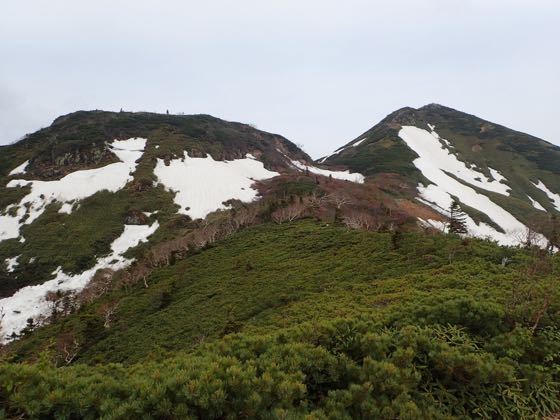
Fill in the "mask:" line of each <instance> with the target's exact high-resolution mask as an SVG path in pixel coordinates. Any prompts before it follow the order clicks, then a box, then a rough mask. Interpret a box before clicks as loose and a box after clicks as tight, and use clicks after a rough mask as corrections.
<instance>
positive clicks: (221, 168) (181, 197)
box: [154, 152, 279, 219]
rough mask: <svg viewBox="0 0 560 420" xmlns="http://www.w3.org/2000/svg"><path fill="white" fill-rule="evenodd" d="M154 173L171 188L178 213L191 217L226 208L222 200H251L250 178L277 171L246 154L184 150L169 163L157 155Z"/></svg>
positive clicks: (258, 177)
mask: <svg viewBox="0 0 560 420" xmlns="http://www.w3.org/2000/svg"><path fill="white" fill-rule="evenodd" d="M154 174H155V175H156V177H157V179H158V181H159V182H160V183H161V184H163V185H164V187H165V188H166V189H167V190H169V191H174V192H175V198H174V201H175V203H176V204H178V205H179V207H180V209H179V213H182V214H186V215H188V216H190V217H191V218H192V219H198V218H204V217H206V215H208V214H209V213H211V212H213V211H216V210H219V209H226V208H227V206H226V205H224V204H223V202H224V201H228V200H231V199H237V200H241V201H243V202H251V201H253V200H255V199H256V198H257V191H256V190H254V189H253V188H252V185H253V184H254V182H255V181H259V180H263V179H268V178H273V177H275V176H277V175H279V173H278V172H274V171H269V170H268V169H266V168H265V167H264V165H263V164H262V162H260V161H258V160H256V159H255V157H254V156H252V155H249V154H247V155H246V157H245V158H243V159H234V160H225V161H217V160H214V159H213V158H212V156H210V155H208V156H207V157H205V158H197V157H190V156H189V155H188V153H187V152H185V154H184V157H183V158H182V159H173V160H171V162H170V163H169V166H166V165H165V162H164V161H163V160H161V159H158V161H157V164H156V167H155V169H154Z"/></svg>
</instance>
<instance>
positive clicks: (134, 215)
mask: <svg viewBox="0 0 560 420" xmlns="http://www.w3.org/2000/svg"><path fill="white" fill-rule="evenodd" d="M149 222H150V219H149V217H148V216H146V215H145V214H144V213H142V212H141V211H140V210H137V209H130V210H129V211H128V213H127V214H126V216H125V217H124V224H125V225H146V224H148V223H149Z"/></svg>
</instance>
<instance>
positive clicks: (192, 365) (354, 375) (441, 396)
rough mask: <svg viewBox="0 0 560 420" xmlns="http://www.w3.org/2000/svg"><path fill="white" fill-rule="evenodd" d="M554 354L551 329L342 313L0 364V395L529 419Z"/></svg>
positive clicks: (295, 414) (544, 407) (82, 413)
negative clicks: (283, 325)
mask: <svg viewBox="0 0 560 420" xmlns="http://www.w3.org/2000/svg"><path fill="white" fill-rule="evenodd" d="M490 312H491V311H490ZM559 355H560V332H559V331H558V330H555V329H550V328H549V329H545V330H543V331H541V332H540V333H539V334H537V335H533V334H532V333H531V331H529V330H528V329H525V328H516V329H514V330H512V331H509V332H505V333H496V334H495V335H494V336H492V338H491V339H490V341H489V342H487V343H482V342H481V341H480V339H479V337H477V336H476V335H474V334H472V333H471V332H469V330H468V329H467V328H464V327H458V326H452V325H439V324H436V325H431V326H424V327H419V326H411V325H408V326H403V327H395V328H386V327H384V328H379V327H378V326H377V325H376V324H375V323H371V322H368V321H364V320H356V319H354V320H352V319H339V320H333V321H330V322H321V323H318V324H304V325H300V326H299V327H296V328H291V329H287V330H282V331H279V332H277V333H275V334H269V335H259V334H235V335H230V336H226V337H224V338H223V339H222V340H219V341H216V342H214V343H211V344H208V345H206V346H203V347H202V348H200V349H199V350H198V351H197V352H195V353H193V354H177V355H176V356H174V357H172V358H170V359H167V360H164V361H162V362H145V363H140V364H136V365H131V366H127V367H125V366H122V365H118V364H110V365H99V366H94V367H91V366H85V365H75V366H70V367H66V368H56V367H54V366H53V365H52V364H50V363H49V362H48V361H47V360H48V357H47V356H46V355H44V356H43V359H42V361H40V362H39V363H36V364H15V363H14V364H12V363H4V364H2V365H1V366H0V384H1V388H0V398H1V401H2V405H3V407H5V408H4V415H6V416H20V415H22V416H25V417H30V418H49V417H53V418H54V417H56V418H91V419H93V418H100V417H102V418H123V419H124V418H131V417H134V416H138V415H145V417H146V418H304V417H306V418H347V419H353V418H386V419H392V418H453V417H458V418H461V417H472V416H481V417H487V418H491V417H493V418H529V417H534V416H546V415H548V414H550V413H553V412H554V411H556V410H559V409H560V403H559V401H558V393H559V392H560V387H559V385H558V379H559V373H560V370H559V367H560V365H559V360H560V356H559Z"/></svg>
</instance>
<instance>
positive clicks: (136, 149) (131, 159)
mask: <svg viewBox="0 0 560 420" xmlns="http://www.w3.org/2000/svg"><path fill="white" fill-rule="evenodd" d="M145 145H146V139H140V138H132V139H128V140H121V141H119V140H115V141H113V142H112V143H110V144H109V148H110V149H111V151H112V152H113V153H114V154H115V155H116V156H117V157H118V158H119V159H120V162H117V163H112V164H109V165H107V166H103V167H100V168H95V169H85V170H81V171H75V172H72V173H70V174H68V175H66V176H64V177H63V178H61V179H59V180H53V181H41V180H25V179H13V180H11V181H9V182H8V183H7V184H6V187H7V188H10V189H13V188H21V187H25V186H29V187H30V188H31V191H30V192H29V194H27V195H26V196H25V197H23V198H22V199H21V201H20V202H19V203H17V204H13V205H11V206H9V207H7V208H6V209H4V213H5V214H4V215H0V241H3V240H5V239H10V238H17V237H19V236H20V227H21V225H23V224H30V223H33V222H34V221H35V220H37V218H38V217H39V216H41V214H43V212H44V211H45V209H46V207H47V206H48V205H50V204H53V203H57V202H58V203H61V204H62V206H61V207H60V210H59V212H61V213H62V212H64V213H68V214H69V213H71V212H72V207H73V206H72V205H73V203H74V202H78V201H79V200H83V199H84V198H87V197H91V196H92V195H94V194H95V193H97V192H99V191H103V190H107V191H111V192H115V191H118V190H120V189H122V188H123V187H124V186H125V185H126V184H127V183H128V182H130V181H131V180H132V173H133V172H134V170H135V168H136V161H137V160H138V159H140V157H142V153H143V152H144V147H145ZM23 165H25V166H27V162H26V163H24V164H23ZM18 168H19V169H18ZM18 168H16V169H14V170H13V171H11V172H10V175H15V174H20V173H22V172H21V168H22V166H21V165H20V166H18ZM23 239H24V238H22V240H23Z"/></svg>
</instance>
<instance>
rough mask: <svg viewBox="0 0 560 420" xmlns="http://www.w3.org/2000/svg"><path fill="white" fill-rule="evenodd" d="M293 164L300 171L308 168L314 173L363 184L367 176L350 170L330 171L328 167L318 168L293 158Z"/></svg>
mask: <svg viewBox="0 0 560 420" xmlns="http://www.w3.org/2000/svg"><path fill="white" fill-rule="evenodd" d="M292 165H294V166H295V167H296V168H297V169H299V170H300V171H305V170H308V171H309V172H311V173H313V174H317V175H323V176H332V177H333V178H336V179H342V180H344V181H352V182H356V183H357V184H363V183H364V181H365V177H364V176H363V175H362V174H360V173H358V172H353V173H350V171H329V170H328V169H321V168H316V167H315V166H309V165H306V164H304V163H301V162H298V161H297V160H292Z"/></svg>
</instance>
